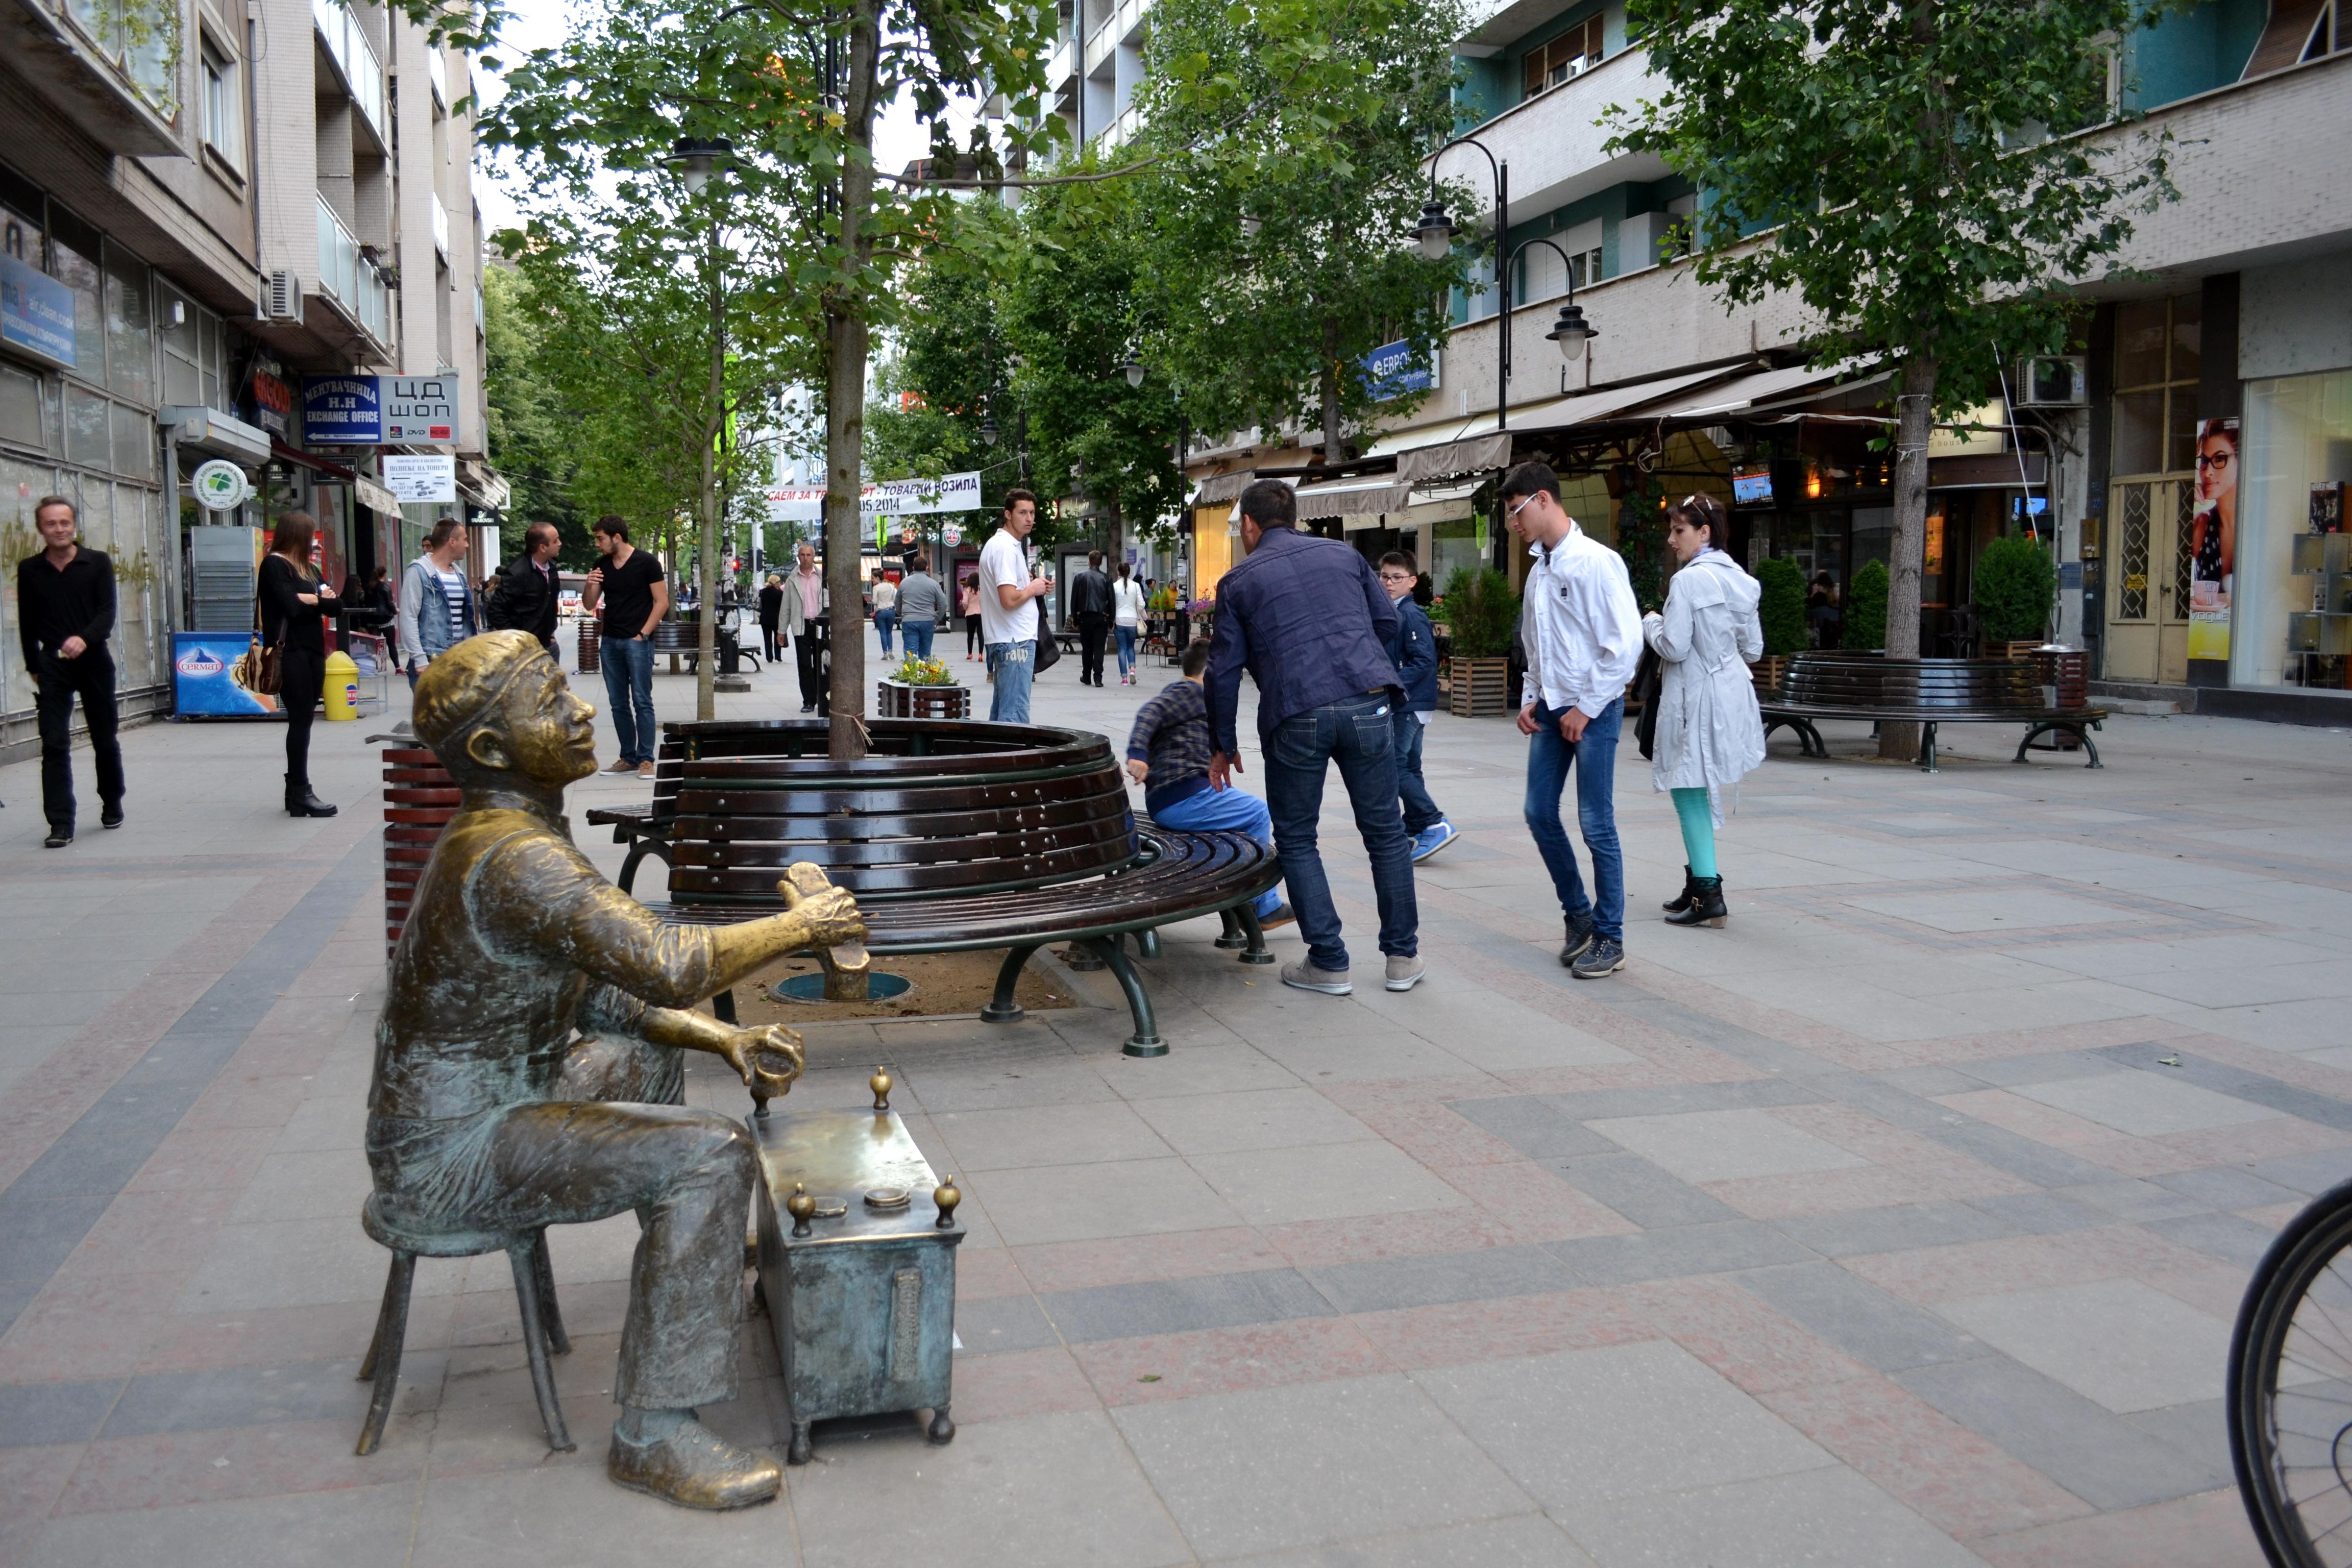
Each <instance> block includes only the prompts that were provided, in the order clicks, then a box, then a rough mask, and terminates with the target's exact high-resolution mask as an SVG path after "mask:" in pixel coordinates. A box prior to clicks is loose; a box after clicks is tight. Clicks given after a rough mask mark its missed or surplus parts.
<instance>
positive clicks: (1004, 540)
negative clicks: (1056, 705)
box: [980, 490, 1054, 724]
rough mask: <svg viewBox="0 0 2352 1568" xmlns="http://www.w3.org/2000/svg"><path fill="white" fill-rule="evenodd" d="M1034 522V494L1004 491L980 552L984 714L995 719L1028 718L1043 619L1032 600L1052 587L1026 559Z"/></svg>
mask: <svg viewBox="0 0 2352 1568" xmlns="http://www.w3.org/2000/svg"><path fill="white" fill-rule="evenodd" d="M1036 527H1037V498H1036V497H1035V496H1034V495H1031V494H1030V493H1029V492H1028V491H1027V490H1007V491H1006V492H1005V494H1004V521H1003V524H1002V525H1001V526H1000V527H999V528H998V529H997V531H995V532H994V533H992V534H990V535H989V536H988V542H987V543H986V544H984V545H982V547H981V552H980V625H981V640H982V643H984V644H985V645H986V647H987V649H988V679H989V680H990V681H991V683H992V684H993V685H994V686H995V688H996V691H995V694H994V695H993V696H992V697H991V698H990V699H989V700H988V716H989V718H990V719H992V720H993V721H995V722H997V723H1000V724H1026V723H1027V722H1029V689H1030V683H1031V681H1032V680H1033V679H1034V678H1035V676H1036V673H1037V667H1036V658H1037V638H1038V636H1039V633H1040V629H1041V627H1040V622H1041V620H1042V618H1043V617H1042V616H1041V615H1040V613H1039V611H1038V608H1037V601H1038V600H1040V599H1042V598H1044V597H1045V595H1048V594H1050V593H1052V592H1053V591H1054V583H1053V579H1051V578H1050V577H1047V576H1045V574H1043V573H1040V572H1038V571H1036V570H1034V568H1033V567H1031V565H1030V564H1029V535H1030V534H1031V533H1033V532H1034V531H1036Z"/></svg>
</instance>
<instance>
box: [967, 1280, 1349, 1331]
mask: <svg viewBox="0 0 2352 1568" xmlns="http://www.w3.org/2000/svg"><path fill="white" fill-rule="evenodd" d="M1041 1305H1042V1307H1043V1309H1044V1311H1045V1315H1046V1316H1047V1317H1048V1318H1050V1319H1051V1321H1052V1322H1053V1324H1054V1326H1055V1328H1056V1329H1058V1330H1059V1331H1060V1332H1061V1336H1062V1338H1063V1339H1064V1340H1065V1341H1066V1342H1068V1343H1070V1344H1073V1345H1077V1344H1087V1343H1092V1342H1097V1341H1102V1340H1122V1339H1130V1338H1134V1337H1136V1336H1139V1335H1145V1334H1171V1333H1181V1332H1185V1331H1192V1330H1198V1329H1223V1328H1231V1327H1233V1326H1234V1325H1236V1324H1244V1323H1272V1322H1280V1321H1284V1320H1286V1319H1290V1318H1317V1317H1326V1316H1329V1315H1330V1314H1331V1313H1332V1312H1333V1310H1334V1307H1333V1304H1332V1302H1331V1301H1330V1300H1328V1299H1327V1297H1326V1295H1325V1294H1324V1293H1321V1292H1318V1289H1316V1287H1315V1286H1314V1285H1312V1284H1310V1283H1308V1281H1307V1279H1306V1278H1305V1277H1302V1276H1301V1275H1299V1274H1298V1273H1297V1272H1296V1271H1295V1270H1292V1269H1288V1268H1267V1269H1259V1270H1255V1271H1253V1272H1250V1273H1245V1274H1211V1275H1202V1276H1196V1277H1194V1278H1192V1279H1167V1280H1154V1281H1150V1282H1145V1283H1139V1284H1132V1285H1098V1286H1096V1287H1095V1288H1093V1289H1087V1290H1064V1291H1057V1292H1055V1294H1053V1295H1050V1296H1047V1297H1046V1298H1045V1300H1044V1301H1043V1302H1042V1303H1041ZM1343 1310H1344V1309H1343ZM1011 1348H1015V1349H1025V1348H1028V1347H1025V1346H1015V1347H1011Z"/></svg>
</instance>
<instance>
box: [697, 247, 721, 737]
mask: <svg viewBox="0 0 2352 1568" xmlns="http://www.w3.org/2000/svg"><path fill="white" fill-rule="evenodd" d="M709 277H710V402H709V408H710V418H709V424H708V425H707V426H706V427H705V429H704V431H703V437H702V519H701V522H702V526H701V527H700V529H699V530H698V532H699V533H700V535H701V538H700V540H699V541H698V544H699V548H698V549H697V550H696V552H695V556H696V561H695V583H696V600H697V602H698V605H700V609H699V612H698V614H697V616H696V617H695V632H694V650H695V660H694V716H695V717H696V718H697V719H701V720H706V721H707V720H710V719H715V718H717V717H718V716H719V697H718V689H717V685H716V682H717V680H718V677H719V593H718V584H719V432H720V431H722V430H724V429H725V428H726V427H727V403H726V398H727V315H726V311H727V296H726V293H725V291H724V286H723V285H722V283H721V281H720V279H719V228H718V226H717V225H716V224H713V225H712V226H711V230H710V273H709Z"/></svg>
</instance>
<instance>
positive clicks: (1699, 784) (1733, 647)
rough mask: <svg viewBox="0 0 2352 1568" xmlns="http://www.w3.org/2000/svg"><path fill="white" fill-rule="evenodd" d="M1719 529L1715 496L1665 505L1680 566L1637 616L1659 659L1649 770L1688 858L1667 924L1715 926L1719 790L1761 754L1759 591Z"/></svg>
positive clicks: (1719, 894) (1719, 914) (1720, 914)
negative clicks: (1678, 826) (1658, 598)
mask: <svg viewBox="0 0 2352 1568" xmlns="http://www.w3.org/2000/svg"><path fill="white" fill-rule="evenodd" d="M1727 528H1728V520H1727V518H1726V516H1725V515H1724V510H1723V503H1722V502H1721V501H1719V500H1716V499H1715V498H1714V497H1713V496H1706V495H1693V496H1685V497H1684V498H1683V499H1682V500H1679V501H1677V502H1675V504H1674V505H1673V506H1670V507H1668V508H1667V509H1666V544H1667V547H1668V548H1669V549H1671V550H1672V551H1673V552H1674V555H1675V561H1676V563H1678V564H1677V565H1676V567H1675V575H1674V579H1673V581H1672V583H1671V584H1669V585H1668V586H1667V589H1666V607H1665V609H1664V611H1663V612H1658V611H1653V612H1651V613H1650V614H1649V615H1648V616H1644V617H1643V622H1642V635H1643V637H1646V638H1647V639H1648V641H1649V644H1650V646H1651V647H1653V648H1654V649H1656V650H1657V654H1658V658H1659V660H1660V661H1661V664H1662V666H1663V670H1662V679H1661V683H1660V686H1659V691H1658V724H1657V736H1656V739H1655V741H1654V743H1653V746H1652V761H1651V764H1650V778H1651V782H1652V784H1654V787H1656V788H1658V789H1661V790H1666V791H1669V792H1671V793H1672V794H1673V795H1674V797H1675V816H1678V817H1680V818H1681V819H1682V827H1683V850H1684V853H1685V855H1687V856H1688V857H1689V862H1688V864H1686V865H1685V867H1684V868H1683V891H1682V896H1681V897H1680V898H1678V899H1675V900H1674V901H1673V902H1671V903H1669V904H1668V905H1666V923H1667V924H1668V925H1678V926H1697V925H1705V926H1720V925H1722V924H1723V922H1724V921H1725V919H1726V918H1727V916H1728V915H1729V913H1730V911H1729V910H1727V909H1726V908H1725V906H1724V902H1723V873H1722V871H1721V870H1720V868H1717V864H1716V858H1715V830H1716V829H1717V828H1718V827H1720V826H1723V792H1724V791H1725V790H1727V789H1730V788H1733V787H1734V786H1736V785H1737V784H1738V783H1739V781H1740V780H1741V779H1743V778H1745V777H1746V776H1747V775H1748V774H1749V773H1754V772H1755V771H1756V770H1757V768H1759V766H1761V765H1762V764H1763V762H1764V721H1763V716H1762V715H1761V714H1759V712H1758V711H1757V709H1756V685H1755V682H1754V680H1753V679H1751V678H1750V677H1749V675H1748V664H1749V663H1750V662H1751V661H1753V660H1755V659H1758V658H1762V657H1763V654H1764V627H1763V624H1762V623H1761V621H1759V619H1758V617H1757V614H1756V606H1757V604H1758V602H1759V600H1761V599H1762V597H1763V589H1762V587H1761V586H1760V585H1759V584H1758V583H1757V581H1756V579H1755V578H1753V577H1750V576H1749V575H1748V574H1747V573H1746V572H1744V571H1742V570H1741V569H1740V567H1739V563H1738V562H1736V561H1734V560H1732V558H1731V557H1730V556H1728V555H1727V554H1725V553H1724V552H1723V550H1722V549H1721V548H1720V546H1719V544H1718V541H1720V540H1722V539H1723V538H1725V537H1726V535H1727Z"/></svg>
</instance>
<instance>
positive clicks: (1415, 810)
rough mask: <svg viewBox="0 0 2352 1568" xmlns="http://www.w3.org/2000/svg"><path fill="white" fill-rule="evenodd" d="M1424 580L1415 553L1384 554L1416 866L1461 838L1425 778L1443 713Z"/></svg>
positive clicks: (1399, 742)
mask: <svg viewBox="0 0 2352 1568" xmlns="http://www.w3.org/2000/svg"><path fill="white" fill-rule="evenodd" d="M1419 580H1420V578H1419V575H1418V574H1416V573H1415V572H1414V571H1413V569H1412V556H1410V555H1407V554H1405V553H1404V552H1402V551H1401V550H1391V551H1390V552H1388V553H1387V554H1386V555H1383V556H1381V587H1383V588H1386V589H1387V590H1388V591H1389V597H1390V598H1391V599H1394V600H1395V601H1396V607H1397V635H1396V641H1395V642H1394V643H1393V644H1391V646H1390V650H1389V651H1390V652H1391V654H1392V655H1393V656H1394V657H1395V658H1396V667H1397V685H1398V686H1400V687H1402V689H1403V690H1404V700H1403V701H1402V702H1400V703H1398V704H1397V709H1396V712H1395V714H1394V715H1393V717H1394V718H1395V720H1396V755H1397V795H1398V796H1399V798H1400V799H1402V801H1403V803H1404V830H1405V832H1406V834H1407V835H1408V836H1410V837H1412V860H1413V864H1414V865H1416V866H1418V865H1419V864H1421V862H1423V860H1426V859H1428V858H1430V857H1431V856H1432V855H1434V854H1436V853H1437V852H1438V851H1439V850H1441V849H1443V848H1444V847H1446V846H1447V845H1448V844H1451V843H1453V842H1454V839H1456V838H1458V837H1461V835H1460V834H1459V833H1458V832H1457V831H1455V829H1454V825H1453V824H1452V823H1450V822H1448V821H1446V820H1445V814H1444V812H1442V811H1440V810H1438V809H1437V803H1436V802H1435V801H1433V800H1432V799H1430V798H1429V785H1428V784H1426V783H1425V782H1424V781H1423V778H1422V776H1421V742H1422V736H1423V731H1426V730H1427V729H1428V727H1429V721H1430V719H1431V718H1432V716H1433V715H1434V714H1435V713H1436V711H1437V634H1436V633H1435V632H1434V631H1433V630H1432V629H1431V628H1430V625H1429V616H1428V614H1427V612H1425V611H1424V610H1423V609H1422V607H1421V605H1420V603H1419V601H1417V600H1416V599H1414V598H1413V596H1412V590H1413V584H1415V583H1416V582H1418V581H1419Z"/></svg>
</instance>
